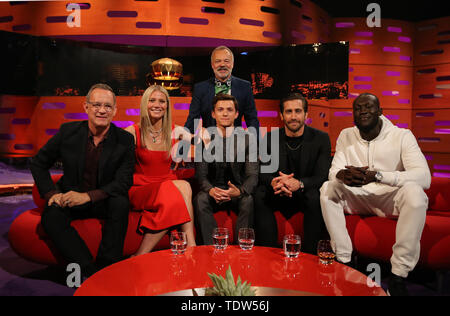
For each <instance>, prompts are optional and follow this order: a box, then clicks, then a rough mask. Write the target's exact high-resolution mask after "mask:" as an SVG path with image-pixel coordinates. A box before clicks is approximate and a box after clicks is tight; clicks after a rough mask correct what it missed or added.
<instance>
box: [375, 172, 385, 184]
mask: <svg viewBox="0 0 450 316" xmlns="http://www.w3.org/2000/svg"><path fill="white" fill-rule="evenodd" d="M375 180H377V182H381V180H383V175H382V174H381V172H379V171H377V173H375Z"/></svg>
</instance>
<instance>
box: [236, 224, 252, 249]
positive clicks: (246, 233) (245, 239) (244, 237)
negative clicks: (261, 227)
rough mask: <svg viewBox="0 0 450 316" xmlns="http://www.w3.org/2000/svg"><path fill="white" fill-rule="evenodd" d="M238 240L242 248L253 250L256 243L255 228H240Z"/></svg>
mask: <svg viewBox="0 0 450 316" xmlns="http://www.w3.org/2000/svg"><path fill="white" fill-rule="evenodd" d="M238 240H239V246H240V247H241V249H242V250H252V249H253V245H254V244H255V231H254V230H253V228H240V229H239V235H238Z"/></svg>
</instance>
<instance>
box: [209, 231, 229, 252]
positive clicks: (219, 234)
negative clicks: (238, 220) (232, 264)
mask: <svg viewBox="0 0 450 316" xmlns="http://www.w3.org/2000/svg"><path fill="white" fill-rule="evenodd" d="M228 236H229V234H228V228H224V227H218V228H214V230H213V236H212V237H213V245H214V248H215V249H216V250H225V249H226V248H227V246H228Z"/></svg>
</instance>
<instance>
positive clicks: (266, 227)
mask: <svg viewBox="0 0 450 316" xmlns="http://www.w3.org/2000/svg"><path fill="white" fill-rule="evenodd" d="M280 112H281V113H280V116H281V119H282V121H283V122H284V127H282V128H280V129H279V130H278V131H277V133H274V132H273V131H272V132H270V133H268V134H267V136H266V139H265V141H263V142H262V144H261V146H268V148H267V152H268V153H269V155H271V156H272V157H273V156H274V155H279V156H278V157H279V167H278V170H277V171H276V172H274V173H261V174H260V186H259V187H258V188H257V190H256V193H255V228H256V234H255V235H256V242H257V244H259V245H262V246H270V247H277V237H278V232H277V223H276V219H275V216H274V211H277V210H279V211H281V212H283V214H284V215H285V216H288V217H289V216H291V215H292V214H293V213H296V212H299V211H301V212H303V213H304V223H303V227H304V240H303V242H302V250H303V251H305V252H308V253H313V254H316V250H317V243H318V241H319V240H320V239H321V236H322V233H323V230H324V227H325V226H324V223H323V218H322V213H321V208H320V193H319V189H320V187H321V186H322V184H323V183H324V182H325V181H326V180H327V176H328V170H329V168H330V160H331V145H330V138H329V136H328V134H327V133H324V132H322V131H319V130H317V129H314V128H312V127H309V126H307V125H305V120H306V118H307V117H308V103H307V101H306V99H305V98H304V97H303V96H302V95H301V94H300V93H291V94H289V95H288V96H287V97H285V98H284V99H282V100H281V102H280ZM271 137H278V138H279V141H278V144H279V152H272V148H271V144H272V142H271V141H270V139H271Z"/></svg>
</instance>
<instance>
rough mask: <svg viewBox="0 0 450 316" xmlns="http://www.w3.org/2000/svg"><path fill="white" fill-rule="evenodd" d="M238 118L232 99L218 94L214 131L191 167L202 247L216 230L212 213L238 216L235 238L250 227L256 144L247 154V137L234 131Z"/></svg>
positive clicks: (213, 114) (240, 129)
mask: <svg viewBox="0 0 450 316" xmlns="http://www.w3.org/2000/svg"><path fill="white" fill-rule="evenodd" d="M238 115H239V114H238V103H237V101H236V99H235V98H234V97H233V96H232V95H228V94H218V95H217V96H216V97H215V98H214V100H213V110H212V117H213V118H214V119H215V120H216V122H217V127H216V128H211V127H210V128H208V131H209V132H210V133H209V134H210V139H204V146H203V147H201V149H203V152H202V153H200V154H202V161H201V162H197V163H196V165H195V169H196V170H195V171H196V178H197V180H198V182H199V185H200V192H199V193H198V194H197V195H196V196H195V198H194V201H193V202H194V203H193V204H194V209H195V213H196V221H197V224H198V227H199V231H200V235H201V237H202V239H203V243H204V244H206V245H211V244H212V232H213V229H214V228H215V227H217V223H216V220H215V218H214V215H213V214H214V212H215V211H218V210H221V209H233V210H234V211H236V212H237V213H238V219H237V223H236V234H235V235H237V233H238V232H239V229H240V228H245V227H253V197H252V194H253V191H254V189H255V187H256V185H257V184H258V172H259V164H258V159H257V155H256V140H254V141H253V146H254V148H253V150H251V149H250V148H251V144H250V143H251V140H250V139H251V136H250V134H249V133H247V132H245V131H244V130H243V129H242V128H241V127H239V128H236V129H235V128H234V120H235V119H236V117H237V116H238ZM252 136H253V135H252ZM252 154H253V156H252ZM198 156H199V153H197V152H196V157H198Z"/></svg>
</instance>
